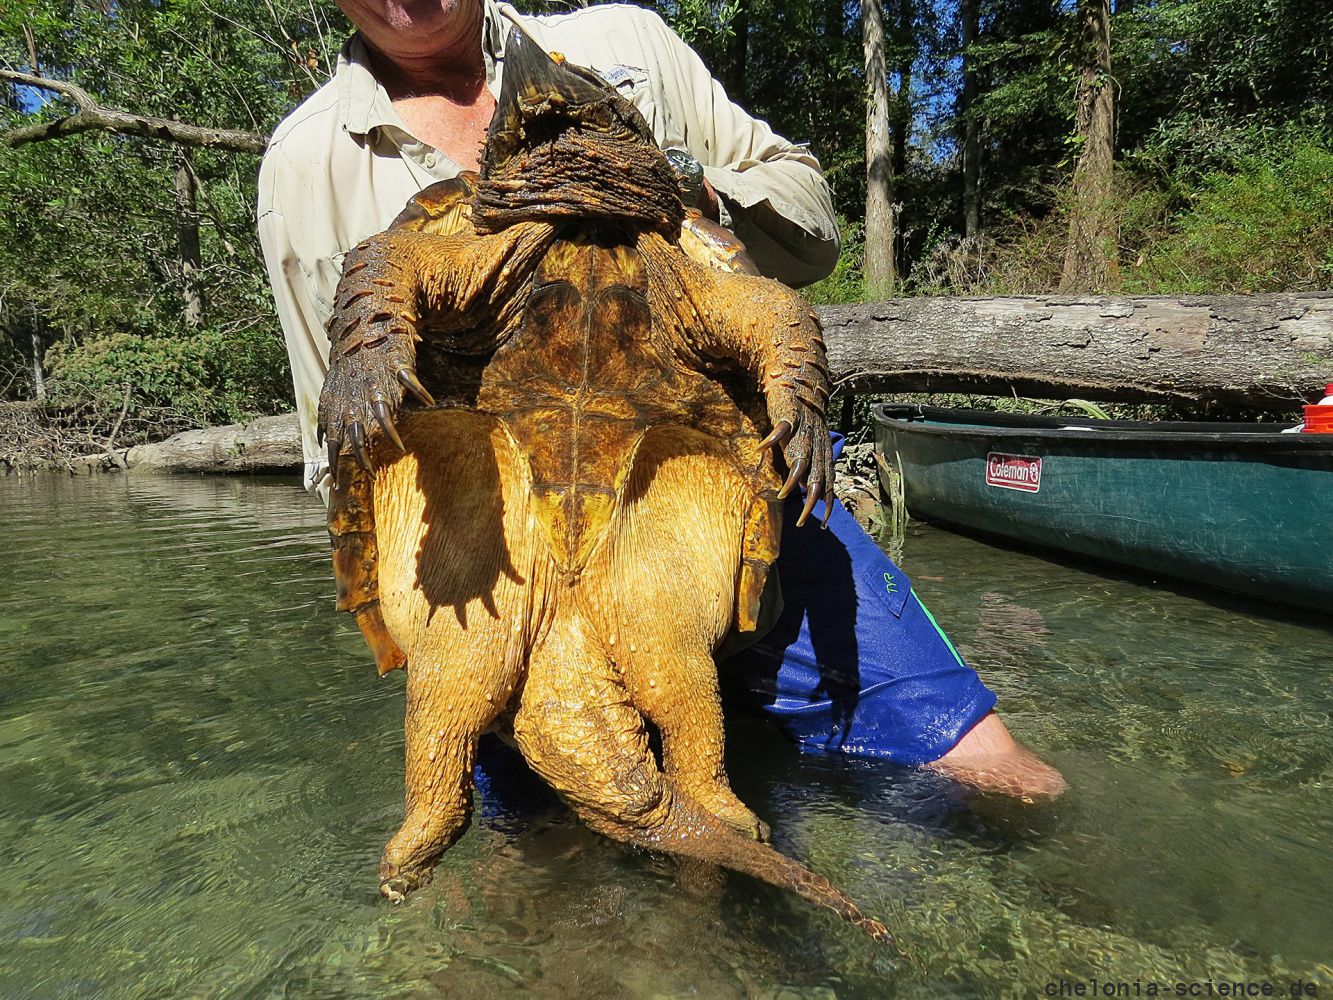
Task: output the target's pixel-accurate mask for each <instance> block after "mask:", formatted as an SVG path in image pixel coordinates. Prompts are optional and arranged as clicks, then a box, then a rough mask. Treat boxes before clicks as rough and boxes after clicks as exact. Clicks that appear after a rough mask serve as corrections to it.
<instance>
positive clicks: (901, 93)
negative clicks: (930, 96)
mask: <svg viewBox="0 0 1333 1000" xmlns="http://www.w3.org/2000/svg"><path fill="white" fill-rule="evenodd" d="M914 20H915V11H914V7H913V4H912V0H898V53H899V56H900V59H899V62H898V93H897V96H896V99H895V100H894V102H893V104H894V115H893V176H894V177H902V176H903V175H904V174H905V173H906V172H907V143H908V141H909V140H910V139H911V137H912V64H913V63H914V62H915V61H916V32H915V31H914V30H913V29H914V24H913V21H914Z"/></svg>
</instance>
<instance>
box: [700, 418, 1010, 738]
mask: <svg viewBox="0 0 1333 1000" xmlns="http://www.w3.org/2000/svg"><path fill="white" fill-rule="evenodd" d="M834 440H835V449H837V450H841V443H842V442H841V438H840V437H838V436H836V435H835V439H834ZM801 505H802V501H801V499H800V498H798V497H792V498H791V499H790V500H789V501H788V503H787V506H786V511H785V523H784V524H783V526H782V554H781V556H780V557H779V558H778V562H777V565H776V567H775V568H776V570H777V572H778V586H779V588H780V589H781V593H782V604H783V608H782V611H781V613H780V615H779V616H778V619H777V622H776V624H775V625H774V626H773V628H772V629H771V630H770V631H768V632H767V633H766V634H765V635H763V636H762V637H761V638H760V639H759V640H758V641H757V642H755V643H754V644H753V645H751V646H749V647H748V648H746V649H744V650H742V651H741V652H739V653H737V654H735V655H733V656H730V657H728V658H727V659H725V660H724V661H723V662H722V663H721V664H720V665H719V667H718V673H719V677H720V679H721V681H722V684H723V690H724V696H725V697H726V698H727V700H728V702H729V705H730V704H731V703H736V702H739V703H741V704H744V705H749V706H751V707H754V708H757V709H758V710H759V711H761V712H763V713H764V714H765V715H767V716H769V717H770V718H772V719H773V721H774V722H776V723H777V724H778V726H779V727H781V728H782V730H783V731H784V732H786V734H787V735H788V736H790V737H791V738H792V739H794V740H796V741H797V742H798V743H800V744H801V745H802V746H803V747H809V748H815V749H820V750H837V751H841V752H844V753H855V754H862V755H865V756H870V757H879V758H882V759H885V760H891V761H894V762H896V763H900V764H924V763H926V762H928V761H932V760H938V759H939V758H940V757H942V756H943V755H944V754H946V753H948V751H949V750H951V749H952V748H953V747H954V745H955V744H956V743H957V742H958V741H959V740H960V739H961V738H962V737H963V735H964V734H965V733H967V731H968V730H969V729H971V728H972V727H973V726H974V725H976V724H977V723H978V722H979V721H981V718H982V717H983V716H984V715H985V714H986V713H987V712H989V711H990V710H991V709H992V708H994V707H995V695H994V694H993V693H991V691H990V690H989V689H988V688H987V687H986V685H984V684H983V683H981V678H979V677H978V676H977V674H976V671H974V670H973V669H972V668H971V667H969V666H968V665H967V664H966V663H964V662H963V659H962V657H961V656H959V655H958V651H957V650H955V649H954V647H953V643H951V642H950V641H949V637H948V636H946V635H945V634H944V632H943V630H941V629H940V627H939V625H937V624H936V623H935V619H934V617H933V616H932V615H931V613H930V612H929V611H928V610H926V606H925V605H924V604H922V603H921V600H920V598H918V597H917V596H916V594H915V593H914V592H913V590H912V584H911V581H909V580H908V578H907V576H906V575H905V574H904V573H903V571H902V570H900V569H899V568H898V567H897V566H895V565H894V564H893V562H892V561H891V560H890V559H889V557H888V556H886V555H885V554H884V553H883V551H881V550H880V548H879V546H878V545H876V544H875V543H874V541H873V540H872V539H871V538H870V536H869V535H867V534H866V533H865V531H863V530H862V529H861V526H860V525H859V524H857V523H856V519H855V518H853V517H852V516H851V514H849V513H847V511H846V509H844V508H843V507H842V505H841V504H835V505H834V509H833V514H832V515H831V516H830V517H829V523H828V530H827V531H821V530H820V529H819V526H818V524H817V522H816V518H818V517H822V516H823V505H822V504H820V505H819V506H817V507H816V508H815V512H814V515H812V517H811V520H810V521H809V522H807V524H806V525H805V526H804V527H800V528H798V527H796V518H797V517H798V516H799V514H800V510H801ZM766 596H767V595H766Z"/></svg>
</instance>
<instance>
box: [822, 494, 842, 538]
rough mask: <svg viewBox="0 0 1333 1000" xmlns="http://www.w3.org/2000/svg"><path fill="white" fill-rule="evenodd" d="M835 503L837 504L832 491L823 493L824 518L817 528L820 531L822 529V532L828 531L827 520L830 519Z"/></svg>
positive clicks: (836, 498)
mask: <svg viewBox="0 0 1333 1000" xmlns="http://www.w3.org/2000/svg"><path fill="white" fill-rule="evenodd" d="M837 502H838V497H837V494H835V493H834V492H833V491H832V490H825V492H824V517H823V519H822V520H821V521H820V522H819V526H820V528H822V529H824V530H826V531H827V530H828V519H829V518H830V517H832V516H833V507H834V505H835V504H836V503H837Z"/></svg>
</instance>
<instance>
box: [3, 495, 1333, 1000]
mask: <svg viewBox="0 0 1333 1000" xmlns="http://www.w3.org/2000/svg"><path fill="white" fill-rule="evenodd" d="M0 518H3V520H4V523H5V524H6V525H7V526H8V528H9V539H10V545H11V548H12V550H13V552H14V553H15V558H14V559H12V560H11V563H10V565H9V571H8V579H7V587H6V591H5V594H6V600H5V603H4V606H3V610H2V611H0V859H2V860H3V862H4V863H5V871H6V878H5V879H4V880H0V995H2V996H5V997H10V996H13V997H40V998H45V997H52V998H55V997H82V996H88V997H102V996H116V997H175V996H194V995H218V996H281V995H286V996H321V997H322V996H337V997H360V996H365V997H434V996H448V997H450V998H464V1000H466V998H471V997H488V998H489V997H495V996H505V997H507V996H532V997H558V998H561V1000H566V998H575V997H590V996H597V997H610V998H621V997H624V998H640V997H644V998H657V997H685V996H694V997H709V998H718V1000H729V998H771V1000H778V998H782V1000H791V998H802V997H805V998H820V1000H827V998H830V997H838V998H871V997H883V996H897V997H941V996H943V997H995V996H1024V997H1030V996H1038V995H1042V990H1043V987H1044V984H1045V983H1047V982H1052V981H1054V980H1056V979H1058V978H1059V977H1061V976H1063V977H1066V978H1071V977H1074V978H1083V979H1091V978H1096V979H1098V980H1099V981H1102V982H1106V981H1126V982H1131V983H1132V982H1135V981H1141V982H1145V983H1146V982H1147V981H1149V979H1155V980H1157V981H1159V982H1172V983H1174V982H1177V981H1184V982H1189V981H1199V982H1202V981H1206V980H1208V979H1213V980H1219V979H1222V978H1226V979H1228V980H1230V981H1235V980H1254V981H1265V980H1267V981H1272V982H1274V983H1277V984H1279V985H1280V986H1281V985H1282V984H1286V983H1289V982H1293V981H1295V980H1296V979H1298V978H1299V979H1304V980H1305V981H1307V982H1311V981H1313V982H1316V983H1318V984H1319V987H1320V995H1323V993H1324V992H1326V991H1328V990H1330V989H1333V970H1331V969H1330V968H1329V964H1328V963H1329V957H1330V956H1329V950H1328V942H1329V941H1330V940H1333V926H1331V924H1330V917H1329V915H1328V914H1329V910H1328V907H1327V900H1328V899H1329V898H1330V897H1333V820H1330V813H1329V810H1328V787H1329V783H1330V780H1333V738H1331V737H1333V689H1330V687H1329V685H1328V662H1329V652H1330V649H1331V648H1333V642H1331V641H1330V640H1331V639H1333V632H1330V630H1329V629H1327V628H1324V627H1322V626H1317V625H1314V624H1311V623H1308V622H1302V621H1294V620H1279V619H1276V618H1273V617H1269V616H1267V615H1263V614H1255V613H1253V611H1252V610H1251V609H1247V608H1246V607H1244V606H1240V607H1236V606H1231V607H1225V608H1224V607H1220V606H1218V605H1217V604H1215V603H1208V602H1202V601H1199V600H1195V599H1193V598H1191V597H1190V596H1188V595H1184V594H1179V593H1173V592H1169V591H1160V590H1149V589H1146V588H1144V587H1142V586H1139V585H1138V584H1137V583H1136V582H1135V581H1133V580H1128V579H1117V578H1112V577H1109V576H1106V575H1101V574H1096V573H1090V572H1088V571H1087V570H1085V569H1084V568H1082V567H1079V566H1076V565H1065V564H1059V563H1052V562H1049V561H1044V560H1038V559H1035V558H1032V557H1030V556H1027V555H1023V554H1019V553H1013V552H1008V551H1005V550H1000V549H995V548H992V547H990V546H986V545H983V544H981V543H978V542H976V541H974V540H971V539H965V538H961V537H958V536H954V535H949V534H946V533H943V532H940V531H937V530H934V529H930V528H923V527H919V528H915V529H913V531H914V534H913V536H912V538H911V539H910V540H909V545H908V549H907V552H908V565H907V566H906V567H905V568H906V569H907V571H908V572H909V573H911V574H912V577H913V583H914V585H915V586H916V588H917V589H918V590H919V591H920V592H921V593H922V596H923V597H924V598H925V600H926V601H927V602H928V604H929V605H930V607H931V609H932V611H933V612H934V613H935V616H936V617H937V618H938V619H939V620H940V622H941V623H942V624H943V625H944V626H945V627H946V628H947V629H949V631H950V633H951V634H952V636H953V638H954V640H955V642H956V644H957V645H958V646H959V647H960V650H961V651H962V653H963V654H964V656H966V657H968V658H969V660H970V661H972V662H973V663H974V665H975V666H977V668H978V669H979V670H980V671H981V672H982V674H983V675H984V677H985V679H986V680H987V683H988V684H989V685H990V686H991V687H992V688H993V689H995V690H996V691H997V693H998V694H999V695H1000V710H1001V712H1002V713H1003V714H1004V716H1005V718H1006V720H1007V721H1008V722H1009V724H1010V726H1011V728H1012V729H1013V730H1014V731H1015V732H1016V734H1017V735H1018V736H1019V737H1020V738H1022V739H1023V740H1025V741H1026V742H1028V743H1029V744H1031V745H1032V746H1033V747H1034V748H1035V749H1037V750H1038V751H1039V752H1041V753H1043V754H1046V755H1047V756H1049V757H1050V758H1051V759H1052V760H1053V761H1054V762H1055V763H1056V764H1057V765H1058V766H1059V767H1060V768H1061V769H1062V770H1063V771H1064V772H1065V774H1066V775H1067V776H1068V777H1069V779H1070V780H1071V782H1072V784H1073V789H1074V790H1073V792H1072V793H1071V794H1070V796H1069V798H1068V799H1067V800H1065V801H1064V802H1062V803H1061V804H1059V805H1058V806H1057V807H1055V808H1054V809H1050V810H1046V811H1041V812H1025V811H1023V810H1018V809H1013V808H1009V809H1005V808H1003V807H995V806H993V805H988V806H983V807H978V804H977V803H973V802H969V801H967V800H966V799H965V798H964V797H963V796H962V795H961V794H960V793H959V792H958V790H957V789H955V788H953V787H952V786H950V785H949V784H948V783H947V782H944V781H942V780H941V779H939V778H937V777H935V776H932V775H930V774H928V773H923V772H920V771H916V770H913V769H908V768H899V767H894V766H891V765H887V764H884V763H880V762H875V761H865V760H857V759H850V758H847V757H845V756H844V755H840V754H809V753H801V752H799V751H797V750H796V749H795V748H793V747H792V746H791V745H790V744H788V743H786V742H785V741H784V740H783V739H782V737H780V736H779V735H778V734H777V733H776V732H775V731H774V730H773V729H772V728H771V727H770V726H768V724H766V723H764V722H763V721H761V720H756V719H752V718H742V717H736V718H734V719H733V720H731V724H730V726H729V745H728V766H729V771H730V774H731V777H732V780H733V783H734V784H735V786H736V788H737V790H738V792H739V793H740V794H741V796H742V797H743V798H744V799H745V800H746V801H747V802H749V803H750V804H751V805H752V806H753V807H755V808H756V810H757V811H758V812H759V813H760V814H761V815H763V816H764V817H765V818H766V819H768V820H769V821H770V822H771V823H772V824H773V827H774V831H775V833H774V835H775V840H776V841H777V843H778V845H779V846H780V847H782V848H783V849H784V850H786V851H788V852H790V853H791V854H792V855H793V856H795V857H797V858H800V859H801V860H803V861H805V862H807V863H809V864H810V865H811V867H813V868H814V869H816V870H818V871H820V872H821V873H823V874H826V875H828V876H829V877H830V878H831V879H832V880H833V881H835V882H836V883H838V884H839V885H841V886H843V887H845V888H846V889H847V890H848V892H849V893H850V894H851V895H853V896H854V897H855V898H857V899H858V900H860V901H863V902H864V904H865V906H866V908H867V909H868V910H870V911H872V912H875V913H877V914H878V915H881V916H883V917H885V918H886V919H887V920H888V921H889V923H890V924H891V925H892V926H893V929H894V930H895V932H896V933H897V934H898V936H899V937H900V939H901V940H902V941H903V943H904V944H905V945H906V946H907V947H908V949H909V950H910V951H911V952H912V955H913V959H914V963H915V964H913V965H900V966H896V967H895V966H893V965H891V964H890V963H889V962H888V961H887V959H886V958H885V956H884V955H883V954H882V953H881V952H878V951H876V950H875V949H874V947H873V946H872V945H871V943H870V942H868V941H865V940H863V938H862V936H861V935H860V934H859V933H858V932H856V931H855V930H854V929H852V928H848V927H845V926H843V925H842V924H840V923H839V922H838V921H837V920H836V919H834V918H832V917H828V916H826V915H824V914H822V913H820V912H818V911H816V910H814V909H813V908H811V907H809V906H807V905H806V904H804V903H802V902H801V901H799V900H795V899H792V898H790V897H789V895H788V894H785V893H782V892H780V891H778V890H774V889H770V888H769V887H766V886H762V885H757V884H755V883H754V882H752V881H750V880H747V879H745V878H742V877H740V876H734V875H719V874H717V873H712V872H708V871H702V872H701V871H699V870H698V869H693V868H691V867H690V866H680V865H677V864H675V863H666V862H662V861H660V860H658V859H652V858H647V857H645V856H644V855H641V854H636V853H633V852H631V851H628V850H625V849H623V848H621V847H619V846H617V845H614V844H611V843H609V842H607V841H605V840H603V839H601V838H598V837H596V836H595V835H593V834H591V833H590V832H588V831H587V830H586V829H585V828H583V827H581V826H580V825H578V824H577V823H576V822H575V821H573V820H572V819H571V818H570V817H569V815H568V813H567V812H565V810H564V809H563V808H561V807H560V806H559V805H558V804H556V803H553V802H552V801H551V800H550V799H549V797H547V798H545V799H544V800H543V799H542V798H540V797H538V798H537V799H536V800H534V799H532V798H531V797H530V796H529V795H527V794H526V793H522V792H520V791H519V782H518V781H517V780H511V778H510V777H505V776H504V775H503V774H496V775H492V776H491V777H492V778H493V779H494V782H495V785H496V790H495V793H492V794H484V795H483V796H482V798H481V800H480V803H479V809H478V814H477V819H476V821H475V822H474V823H473V826H472V829H471V830H470V831H469V832H468V834H467V835H466V836H464V837H463V838H462V840H461V841H460V842H459V843H458V844H457V845H456V846H455V847H454V848H453V849H452V850H451V851H450V852H449V853H448V854H447V855H446V857H445V859H444V862H443V864H442V865H441V866H440V869H439V873H438V876H437V879H436V881H435V883H434V884H433V885H431V886H430V887H429V888H427V889H425V890H423V892H422V893H421V894H420V895H419V896H418V897H416V898H414V899H413V900H412V901H411V902H410V903H409V904H408V905H406V906H404V907H399V908H394V907H390V906H387V905H385V904H382V903H381V902H380V901H379V899H378V896H377V893H376V891H375V890H376V885H375V865H376V860H377V858H378V855H379V851H380V848H381V847H382V845H383V843H384V841H385V839H387V837H388V836H389V835H390V834H391V833H392V832H393V831H394V829H395V828H396V826H397V824H398V822H399V820H400V818H401V809H402V784H401V782H402V712H403V695H402V683H401V678H399V677H394V676H390V677H387V678H384V679H377V678H376V677H375V676H374V671H373V667H372V666H371V664H370V662H369V659H368V657H367V654H366V652H365V650H364V647H363V645H362V643H361V639H360V637H359V635H358V634H357V632H356V630H355V626H354V624H353V622H352V620H351V618H350V617H349V616H345V615H337V614H336V613H335V612H334V611H333V588H332V581H331V575H330V570H329V563H328V557H327V538H326V536H325V533H324V526H323V517H322V512H321V511H320V509H319V507H318V505H317V504H315V503H314V502H313V501H311V500H310V499H309V498H307V497H305V496H304V495H303V494H302V493H301V492H300V491H299V489H298V488H297V487H296V485H295V484H294V483H293V482H289V481H272V480H218V479H193V478H181V479H170V480H168V479H161V480H157V479H138V478H128V479H126V478H119V477H107V478H100V479H96V480H93V479H86V480H61V479H56V478H54V477H52V478H48V479H40V480H4V481H0ZM511 777H512V776H511ZM501 786H503V794H499V791H500V788H501ZM529 791H530V790H529Z"/></svg>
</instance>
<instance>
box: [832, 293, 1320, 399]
mask: <svg viewBox="0 0 1333 1000" xmlns="http://www.w3.org/2000/svg"><path fill="white" fill-rule="evenodd" d="M819 312H820V318H821V320H822V321H823V323H824V333H825V338H826V340H827V342H828V353H829V366H830V368H831V370H832V374H833V377H834V380H835V382H836V383H837V384H838V385H839V386H840V387H842V388H843V389H844V390H845V391H852V392H968V393H985V394H990V395H1011V394H1017V395H1020V396H1036V397H1042V398H1054V399H1064V398H1069V397H1081V398H1084V399H1097V400H1108V401H1114V402H1138V403H1144V402H1147V403H1169V402H1188V403H1201V402H1212V403H1217V404H1219V405H1220V406H1221V407H1223V408H1226V409H1235V410H1248V411H1258V412H1281V413H1287V414H1291V413H1293V412H1294V411H1295V408H1296V407H1297V406H1299V405H1300V404H1301V403H1302V402H1304V401H1309V400H1312V399H1314V398H1317V397H1318V396H1320V395H1322V394H1323V393H1322V390H1323V387H1324V385H1325V384H1326V383H1328V382H1330V381H1333V292H1310V293H1299V294H1297V293H1292V294H1272V295H1225V296H1220V295H1210V296H1181V297H1165V296H1116V297H1109V298H1105V297H1096V296H1037V297H1024V298H987V299H963V298H913V299H890V300H888V301H884V302H864V303H858V304H856V305H845V306H825V307H823V308H822V309H820V310H819Z"/></svg>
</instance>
